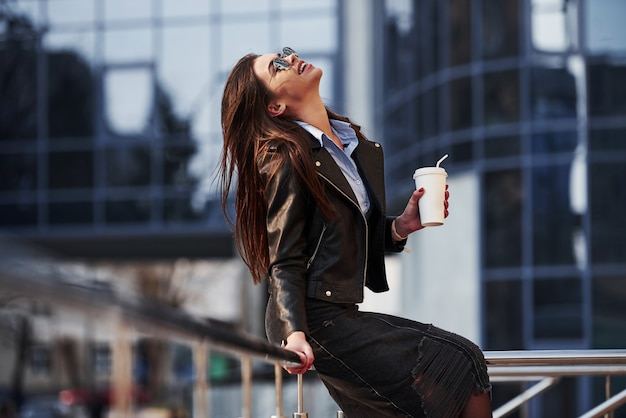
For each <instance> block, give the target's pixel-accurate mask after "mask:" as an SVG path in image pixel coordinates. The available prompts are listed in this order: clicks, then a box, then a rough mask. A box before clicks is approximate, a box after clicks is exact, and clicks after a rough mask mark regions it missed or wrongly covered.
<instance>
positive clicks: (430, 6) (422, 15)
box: [414, 0, 441, 75]
mask: <svg viewBox="0 0 626 418" xmlns="http://www.w3.org/2000/svg"><path fill="white" fill-rule="evenodd" d="M414 3H415V4H416V7H417V8H418V11H417V19H418V24H417V26H416V31H417V32H416V35H415V36H416V38H417V39H416V40H415V42H416V44H417V45H419V47H420V50H421V51H423V52H421V53H420V54H419V56H422V57H423V59H420V60H418V65H419V66H420V68H421V69H420V70H419V73H421V74H424V75H428V74H431V73H433V72H435V71H437V70H438V69H439V64H440V62H439V61H440V59H439V53H440V49H441V48H440V42H441V39H440V38H441V36H440V35H439V7H438V6H439V1H438V0H430V1H421V2H414ZM416 71H417V68H416Z"/></svg>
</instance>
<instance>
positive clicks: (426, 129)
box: [418, 87, 441, 138]
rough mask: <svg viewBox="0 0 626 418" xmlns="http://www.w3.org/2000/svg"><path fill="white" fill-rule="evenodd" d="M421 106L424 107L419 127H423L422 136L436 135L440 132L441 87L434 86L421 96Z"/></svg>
mask: <svg viewBox="0 0 626 418" xmlns="http://www.w3.org/2000/svg"><path fill="white" fill-rule="evenodd" d="M420 102H421V103H420V108H421V109H422V114H423V115H424V116H423V118H422V124H421V125H420V126H419V127H418V128H420V129H421V136H422V138H428V137H431V136H435V135H437V134H438V133H439V118H440V113H441V112H439V89H438V88H437V87H435V88H432V89H430V90H428V91H426V92H424V94H422V96H421V97H420Z"/></svg>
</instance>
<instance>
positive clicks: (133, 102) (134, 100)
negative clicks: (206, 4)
mask: <svg viewBox="0 0 626 418" xmlns="http://www.w3.org/2000/svg"><path fill="white" fill-rule="evenodd" d="M104 98H105V112H106V113H105V114H106V121H107V122H108V127H109V129H110V130H111V131H113V132H114V133H117V134H121V135H137V134H141V133H142V132H144V131H146V129H147V127H148V126H149V123H150V121H151V116H150V112H151V111H152V110H153V101H154V99H153V79H152V72H151V71H150V69H149V68H146V67H136V68H125V69H111V70H109V71H107V72H106V73H105V75H104Z"/></svg>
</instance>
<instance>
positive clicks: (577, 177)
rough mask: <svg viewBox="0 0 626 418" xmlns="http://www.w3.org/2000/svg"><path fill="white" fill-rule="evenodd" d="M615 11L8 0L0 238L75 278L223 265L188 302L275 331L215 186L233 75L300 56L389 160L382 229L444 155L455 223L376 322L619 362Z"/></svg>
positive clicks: (578, 403)
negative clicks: (32, 247) (601, 351)
mask: <svg viewBox="0 0 626 418" xmlns="http://www.w3.org/2000/svg"><path fill="white" fill-rule="evenodd" d="M625 15H626V3H624V2H623V1H621V0H507V1H499V0H445V1H441V0H419V1H418V0H416V1H411V0H361V1H359V0H343V1H342V0H307V1H302V0H298V1H295V0H246V1H241V0H238V1H230V0H211V1H209V0H206V1H202V0H193V1H192V0H189V1H179V0H133V1H126V0H0V229H1V230H2V231H4V232H5V233H7V234H10V235H13V236H16V237H19V238H21V239H23V240H26V241H28V242H30V243H33V244H36V245H38V246H41V247H43V248H46V249H49V250H50V251H52V252H54V253H55V254H58V255H60V256H62V257H64V258H65V259H66V260H68V261H71V262H85V263H90V264H92V265H93V264H98V263H100V264H101V263H104V262H106V263H109V265H110V264H111V263H112V264H120V263H122V264H124V265H128V264H132V263H157V262H158V263H164V262H171V263H173V264H176V263H177V262H180V259H186V260H191V262H192V263H194V260H202V261H203V262H206V261H207V260H215V262H216V263H222V264H219V265H220V266H224V265H227V266H229V267H228V268H222V267H220V268H218V269H217V272H216V268H215V267H211V268H210V267H207V268H206V270H202V271H204V272H205V273H201V274H199V276H200V277H204V282H202V279H197V277H198V274H197V272H198V270H197V269H196V270H194V271H195V272H196V273H195V275H194V276H193V277H195V278H196V279H197V280H195V281H194V283H195V284H194V289H202V287H203V286H202V283H204V287H205V289H206V291H207V292H208V293H211V292H212V290H211V289H212V286H216V282H215V279H214V278H215V277H217V276H220V274H221V275H222V280H220V281H219V283H220V286H224V282H229V283H231V288H230V289H229V290H228V292H231V293H229V294H242V295H244V296H243V297H241V298H240V300H233V301H226V302H225V301H224V298H223V297H222V298H220V297H214V298H213V299H211V302H205V304H204V305H206V304H209V305H211V304H214V305H215V306H212V307H211V309H209V308H207V309H205V310H204V311H203V310H202V308H198V306H199V305H200V306H201V305H202V304H197V303H196V304H195V308H194V309H192V311H193V312H194V313H196V314H198V315H201V316H202V315H205V316H209V315H218V316H219V312H220V303H221V304H224V303H226V305H227V306H224V310H226V311H227V314H225V317H224V318H223V319H225V320H228V321H233V322H244V323H245V327H246V328H248V329H252V330H253V331H254V332H256V333H259V334H262V329H260V323H259V322H258V320H256V321H255V320H254V319H250V318H258V317H260V316H261V315H262V310H263V301H262V299H263V298H264V297H265V295H264V293H265V292H264V291H262V290H260V289H259V288H255V289H254V290H251V289H248V288H247V286H246V285H245V284H244V283H248V282H249V281H248V280H247V278H245V277H243V278H242V276H245V271H243V270H241V269H239V270H238V269H236V268H233V267H232V265H231V263H232V262H236V261H233V260H237V255H236V253H235V251H234V250H233V248H234V247H233V243H232V239H231V234H230V233H229V231H228V228H227V225H226V223H225V222H224V219H223V216H222V213H221V208H220V207H219V202H218V200H217V198H218V195H217V190H216V188H215V183H214V174H215V172H214V169H215V167H216V162H217V160H218V157H219V153H220V147H221V131H220V123H219V117H220V115H219V113H220V101H221V90H222V87H223V83H224V81H225V79H226V77H227V75H228V71H229V70H230V68H232V66H233V65H234V63H235V62H236V60H237V59H238V58H239V57H241V56H242V55H244V54H246V53H249V52H255V53H265V52H271V51H278V50H280V48H281V47H282V46H291V47H293V48H294V49H295V50H297V51H298V52H299V54H300V56H301V57H302V58H304V59H305V60H308V61H311V62H312V63H314V64H315V65H316V66H318V67H321V68H322V69H323V70H324V76H323V80H322V87H321V89H322V96H323V97H324V98H325V100H326V101H327V103H328V104H329V105H331V106H332V107H333V108H335V109H336V110H338V111H339V112H342V113H345V114H347V115H348V116H349V117H351V118H352V119H353V120H354V121H355V122H356V123H357V124H359V125H362V126H363V128H364V131H365V133H366V135H368V136H369V137H370V139H372V140H377V141H381V142H382V143H383V144H384V146H385V151H386V164H387V166H386V167H387V168H386V170H387V173H386V174H387V187H388V206H389V212H390V213H399V212H400V211H401V210H402V208H403V206H404V204H405V203H406V200H407V199H408V196H409V194H410V192H411V191H412V189H413V180H412V174H413V170H415V168H417V167H419V166H423V165H433V164H434V163H435V162H436V161H437V160H438V159H439V158H440V157H441V156H442V155H444V154H448V155H449V158H448V159H447V160H446V161H445V163H444V164H443V165H444V166H445V168H446V170H447V171H448V173H449V179H448V180H449V181H448V183H449V184H450V189H451V192H452V197H451V199H450V203H451V216H450V217H449V218H448V220H447V221H446V225H445V227H443V228H433V229H426V230H424V231H421V232H420V233H418V234H414V236H412V237H411V238H410V241H409V245H408V246H409V247H410V248H411V250H412V252H411V253H403V254H401V255H398V256H393V257H390V258H389V266H390V280H391V281H392V285H393V288H394V289H393V290H392V291H391V292H389V293H388V294H385V295H380V296H379V295H377V296H376V297H373V296H371V295H369V294H368V296H367V300H366V302H365V304H364V309H365V308H372V309H381V310H385V311H387V312H390V313H396V314H400V315H405V316H409V317H412V318H414V319H417V320H421V321H424V322H434V323H435V324H437V325H440V326H442V327H445V328H448V329H451V330H454V331H457V332H459V333H462V334H463V335H466V336H468V337H470V338H472V339H474V340H475V341H477V342H479V343H480V345H481V347H482V348H484V349H487V350H511V349H538V348H552V349H559V348H624V347H626V303H625V302H626V238H624V237H625V236H626V217H625V216H624V213H626V186H625V185H624V180H623V179H624V178H626V29H624V26H623V24H622V22H621V20H623V19H621V18H622V17H623V16H625ZM224 263H227V264H224ZM203 265H204V264H203ZM223 272H227V274H223ZM203 274H204V276H203ZM224 277H226V280H224ZM230 277H233V280H232V281H229V280H228V278H230ZM198 280H199V281H198ZM232 286H235V288H233V287H232ZM239 288H241V289H243V291H241V292H240V293H237V292H236V290H237V289H239ZM220 289H222V291H220V292H218V293H219V294H221V295H223V294H224V293H223V288H222V287H220ZM233 289H234V290H233ZM196 292H199V290H198V291H196ZM213 292H214V291H213ZM213 294H215V293H213ZM234 298H235V299H236V297H234ZM233 306H235V307H239V308H241V309H236V310H235V311H233ZM243 306H252V307H254V309H252V311H253V312H246V313H245V314H244V313H241V312H242V311H243ZM0 370H2V368H1V367H0ZM1 384H2V381H1V380H0V385H1ZM603 384H604V381H603V380H602V381H600V380H597V381H596V380H595V379H592V378H579V379H569V380H568V379H566V380H564V381H563V382H562V383H561V384H560V385H559V386H558V387H557V388H554V389H551V390H550V391H548V392H547V393H546V394H545V395H542V396H541V397H540V398H539V399H538V400H536V401H534V402H533V403H532V404H531V405H530V410H529V411H527V413H528V416H531V417H537V418H541V417H550V418H553V417H570V416H574V415H576V413H577V412H579V411H583V410H586V409H584V408H587V409H589V406H590V405H592V404H593V403H597V402H598V400H599V399H601V398H602V397H603ZM620 384H621V385H622V386H624V384H625V382H623V381H616V384H615V385H616V386H618V385H620ZM0 389H1V388H0ZM517 392H519V385H517V386H513V387H509V386H504V385H499V386H498V387H497V388H496V391H495V393H494V402H495V403H497V402H501V401H502V400H503V399H506V398H507V397H510V396H511V395H512V394H515V393H517ZM622 414H623V415H621V416H626V415H624V412H622ZM618 415H619V413H618Z"/></svg>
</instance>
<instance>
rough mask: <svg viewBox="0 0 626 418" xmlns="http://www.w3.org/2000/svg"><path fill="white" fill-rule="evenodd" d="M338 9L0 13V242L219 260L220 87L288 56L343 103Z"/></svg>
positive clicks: (275, 5)
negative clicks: (4, 236) (243, 60)
mask: <svg viewBox="0 0 626 418" xmlns="http://www.w3.org/2000/svg"><path fill="white" fill-rule="evenodd" d="M339 7H340V6H339V3H338V2H337V1H335V0H323V1H319V0H315V1H312V0H309V1H297V2H293V1H287V0H247V1H228V0H211V1H208V0H206V1H205V0H200V1H199V0H193V1H179V0H137V1H135V0H133V1H125V0H1V1H0V230H5V231H8V232H10V233H13V234H15V235H18V236H20V237H23V238H26V239H29V240H31V241H34V242H37V243H40V244H44V245H47V246H50V247H51V248H53V249H54V250H56V251H58V252H61V253H66V254H68V255H71V256H85V257H113V258H115V257H123V258H129V257H130V258H132V257H138V258H143V257H149V258H160V257H178V256H187V257H189V256H191V257H193V256H200V257H206V256H229V255H231V254H232V253H233V251H232V248H233V246H232V244H231V241H232V240H231V236H230V234H229V232H228V230H227V227H226V224H225V222H224V218H223V215H222V213H221V208H220V207H219V203H218V202H217V200H216V199H217V194H216V189H215V187H216V186H215V184H216V183H215V182H214V178H215V172H214V169H215V167H216V163H217V161H218V158H219V154H220V149H221V142H222V140H221V127H220V120H219V117H220V116H219V115H220V102H221V93H222V87H223V84H224V82H225V80H226V77H227V75H228V72H229V71H230V69H231V68H232V66H233V65H234V64H235V62H236V61H237V60H238V59H239V58H240V57H241V56H243V55H245V54H246V53H250V52H254V53H266V52H272V51H279V50H280V48H281V47H282V46H284V45H293V46H294V47H295V45H297V49H298V51H299V52H300V53H302V54H306V56H307V57H309V58H310V59H313V60H315V61H316V63H319V65H320V66H322V67H323V68H324V69H325V77H324V84H323V86H322V92H323V94H324V97H326V98H328V99H329V100H330V101H333V102H335V103H337V102H341V97H339V96H340V95H337V94H335V92H337V91H339V89H337V88H335V84H336V83H339V82H340V79H341V77H340V76H339V70H340V65H339V63H340V60H338V59H337V50H338V47H337V43H338V39H339V34H338V31H339V25H338V23H337V22H338V19H339V10H338V9H339ZM312 34H315V36H313V35H312Z"/></svg>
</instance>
